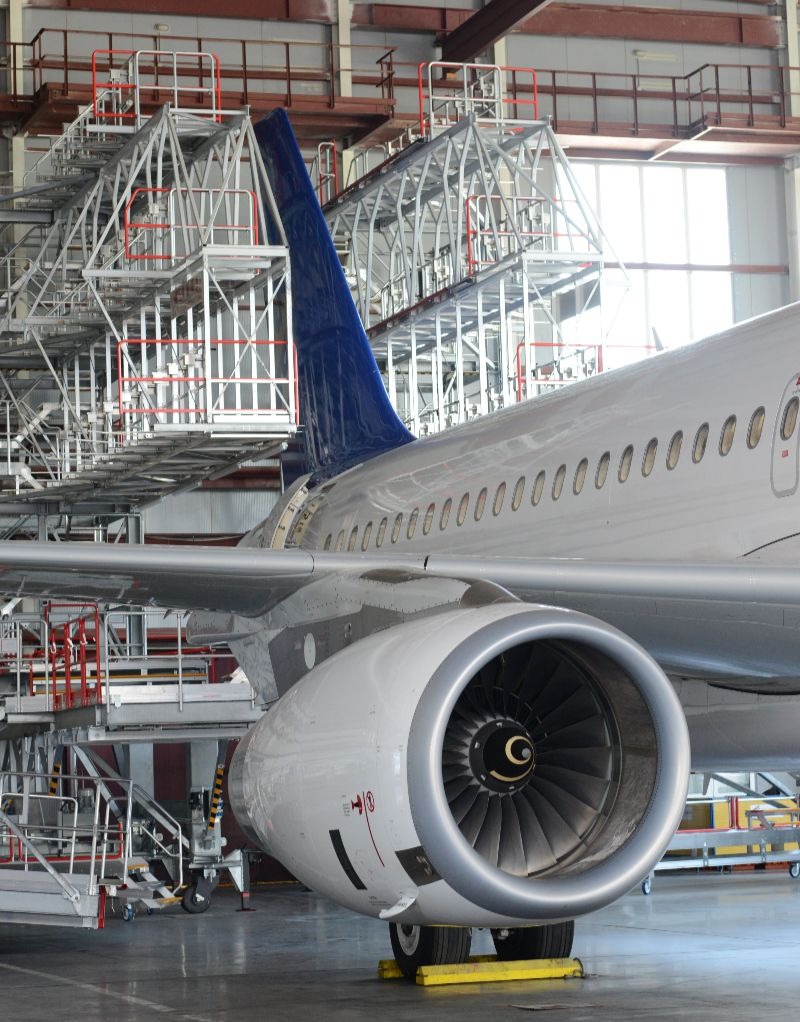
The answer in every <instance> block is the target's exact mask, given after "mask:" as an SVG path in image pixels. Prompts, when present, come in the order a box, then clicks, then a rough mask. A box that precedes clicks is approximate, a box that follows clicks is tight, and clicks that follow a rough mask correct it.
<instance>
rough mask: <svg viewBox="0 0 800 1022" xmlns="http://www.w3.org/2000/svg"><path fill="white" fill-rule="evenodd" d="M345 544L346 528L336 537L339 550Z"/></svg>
mask: <svg viewBox="0 0 800 1022" xmlns="http://www.w3.org/2000/svg"><path fill="white" fill-rule="evenodd" d="M343 546H344V529H342V530H341V532H340V533H339V535H338V536H337V537H336V550H337V552H338V551H339V550H341V549H342V547H343Z"/></svg>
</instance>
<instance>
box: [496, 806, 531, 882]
mask: <svg viewBox="0 0 800 1022" xmlns="http://www.w3.org/2000/svg"><path fill="white" fill-rule="evenodd" d="M500 808H501V810H502V814H503V818H502V821H501V828H500V852H499V855H498V860H497V865H498V866H499V867H500V869H502V870H505V871H506V873H512V874H513V875H514V876H525V875H526V873H527V866H526V863H525V845H524V843H523V839H522V825H521V824H520V821H519V814H518V813H517V809H516V806H515V804H514V799H513V798H509V797H508V796H505V797H504V798H501V799H500Z"/></svg>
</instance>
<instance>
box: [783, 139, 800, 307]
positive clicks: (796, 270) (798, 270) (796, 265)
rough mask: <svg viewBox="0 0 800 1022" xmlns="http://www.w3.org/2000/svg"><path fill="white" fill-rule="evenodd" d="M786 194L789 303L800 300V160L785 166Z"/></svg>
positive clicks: (789, 161) (789, 162)
mask: <svg viewBox="0 0 800 1022" xmlns="http://www.w3.org/2000/svg"><path fill="white" fill-rule="evenodd" d="M784 190H785V193H786V237H787V242H788V244H787V252H788V257H789V301H790V302H796V301H798V299H800V160H798V159H797V157H790V158H789V159H788V160H787V161H786V162H785V164H784Z"/></svg>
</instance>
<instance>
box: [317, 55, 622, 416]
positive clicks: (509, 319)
mask: <svg viewBox="0 0 800 1022" xmlns="http://www.w3.org/2000/svg"><path fill="white" fill-rule="evenodd" d="M350 176H351V177H353V176H356V177H357V179H356V180H355V181H354V182H353V183H352V184H350V185H349V186H348V187H347V188H346V189H345V190H344V191H343V192H342V194H341V195H339V196H338V197H337V198H336V199H335V200H333V201H331V202H328V203H327V204H326V206H325V213H326V217H327V220H328V223H329V226H330V229H331V232H332V234H333V237H334V241H335V243H336V245H337V249H338V250H339V252H340V255H341V258H342V261H343V264H344V267H345V272H346V274H347V275H348V279H349V281H350V284H351V288H352V292H353V296H354V299H355V301H356V304H357V306H358V309H359V312H360V314H361V317H362V320H363V322H364V325H365V327H366V328H367V331H368V334H369V337H370V340H371V343H372V345H373V348H374V350H375V353H376V357H377V358H378V361H379V364H380V365H381V367H382V368H383V370H384V373H385V379H386V385H387V389H388V391H389V394H390V397H391V399H392V401H393V402H394V404H395V406H396V407H397V408H398V410H399V411H400V413H401V415H402V416H403V417H404V419H405V420H406V422H407V423H408V425H409V427H410V428H411V429H412V431H414V432H415V433H417V434H424V433H427V432H436V431H438V430H440V429H443V428H445V427H447V426H449V425H453V424H455V423H458V422H463V421H465V420H466V419H468V418H471V417H472V416H475V415H480V414H485V413H486V412H489V411H494V410H495V409H497V408H501V407H504V406H506V405H508V404H510V403H513V402H515V401H518V400H522V399H523V398H525V397H529V396H533V395H535V394H537V393H539V392H540V391H542V390H546V389H551V388H552V387H555V386H560V385H562V384H563V383H566V382H570V381H571V380H573V379H579V378H581V377H583V376H586V375H590V374H592V373H595V372H597V371H599V370H601V369H602V368H603V364H602V345H601V343H600V337H599V336H591V335H587V333H588V332H587V331H584V333H583V335H582V334H581V316H582V314H585V313H586V312H587V310H590V309H592V308H594V307H595V306H596V305H597V304H598V302H599V294H598V287H599V280H600V274H601V271H602V269H603V262H604V248H606V249H607V244H606V243H605V239H604V236H603V232H602V229H601V227H600V225H599V223H598V221H597V219H596V217H595V215H594V213H593V211H592V209H591V208H590V206H589V204H588V202H587V201H586V199H585V197H584V195H583V193H582V192H581V189H580V186H579V184H578V181H577V179H576V177H575V174H574V173H573V171H572V169H571V168H570V165H569V162H568V160H567V158H566V156H565V154H564V151H563V150H562V148H561V146H560V145H559V143H558V140H557V139H556V136H555V134H554V133H553V131H552V129H551V127H550V125H549V123H548V121H547V120H543V119H541V118H540V117H539V112H538V97H537V91H536V73H535V71H534V70H533V69H531V68H506V67H500V66H496V65H482V64H449V63H444V62H432V63H426V64H422V65H420V67H419V124H418V126H417V127H416V128H415V129H413V130H409V131H406V132H405V133H404V134H403V136H402V137H401V138H400V139H398V140H396V141H395V142H393V143H389V144H388V145H383V146H380V147H378V148H373V149H364V150H362V151H361V152H359V153H357V154H356V157H355V160H354V163H353V164H352V166H351V175H350Z"/></svg>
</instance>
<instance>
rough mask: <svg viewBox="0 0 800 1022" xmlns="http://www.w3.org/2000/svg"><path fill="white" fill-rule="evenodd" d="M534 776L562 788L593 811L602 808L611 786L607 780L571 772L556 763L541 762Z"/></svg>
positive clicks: (574, 771) (537, 765) (575, 771)
mask: <svg viewBox="0 0 800 1022" xmlns="http://www.w3.org/2000/svg"><path fill="white" fill-rule="evenodd" d="M609 759H610V757H609ZM536 776H537V777H539V778H545V779H546V780H548V781H550V782H552V783H553V784H555V785H557V786H558V787H560V788H563V789H564V791H568V792H569V793H570V794H571V795H574V796H575V798H578V799H580V800H581V802H584V803H585V804H586V805H588V806H591V807H592V809H595V810H599V809H600V808H601V807H602V805H603V803H604V802H605V800H606V796H607V795H608V789H609V786H610V784H611V782H610V780H609V779H608V778H604V777H592V776H591V774H585V773H582V772H579V771H577V770H571V769H569V768H568V767H566V766H561V765H558V764H556V763H543V762H542V761H541V760H539V762H538V763H537V764H536Z"/></svg>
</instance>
